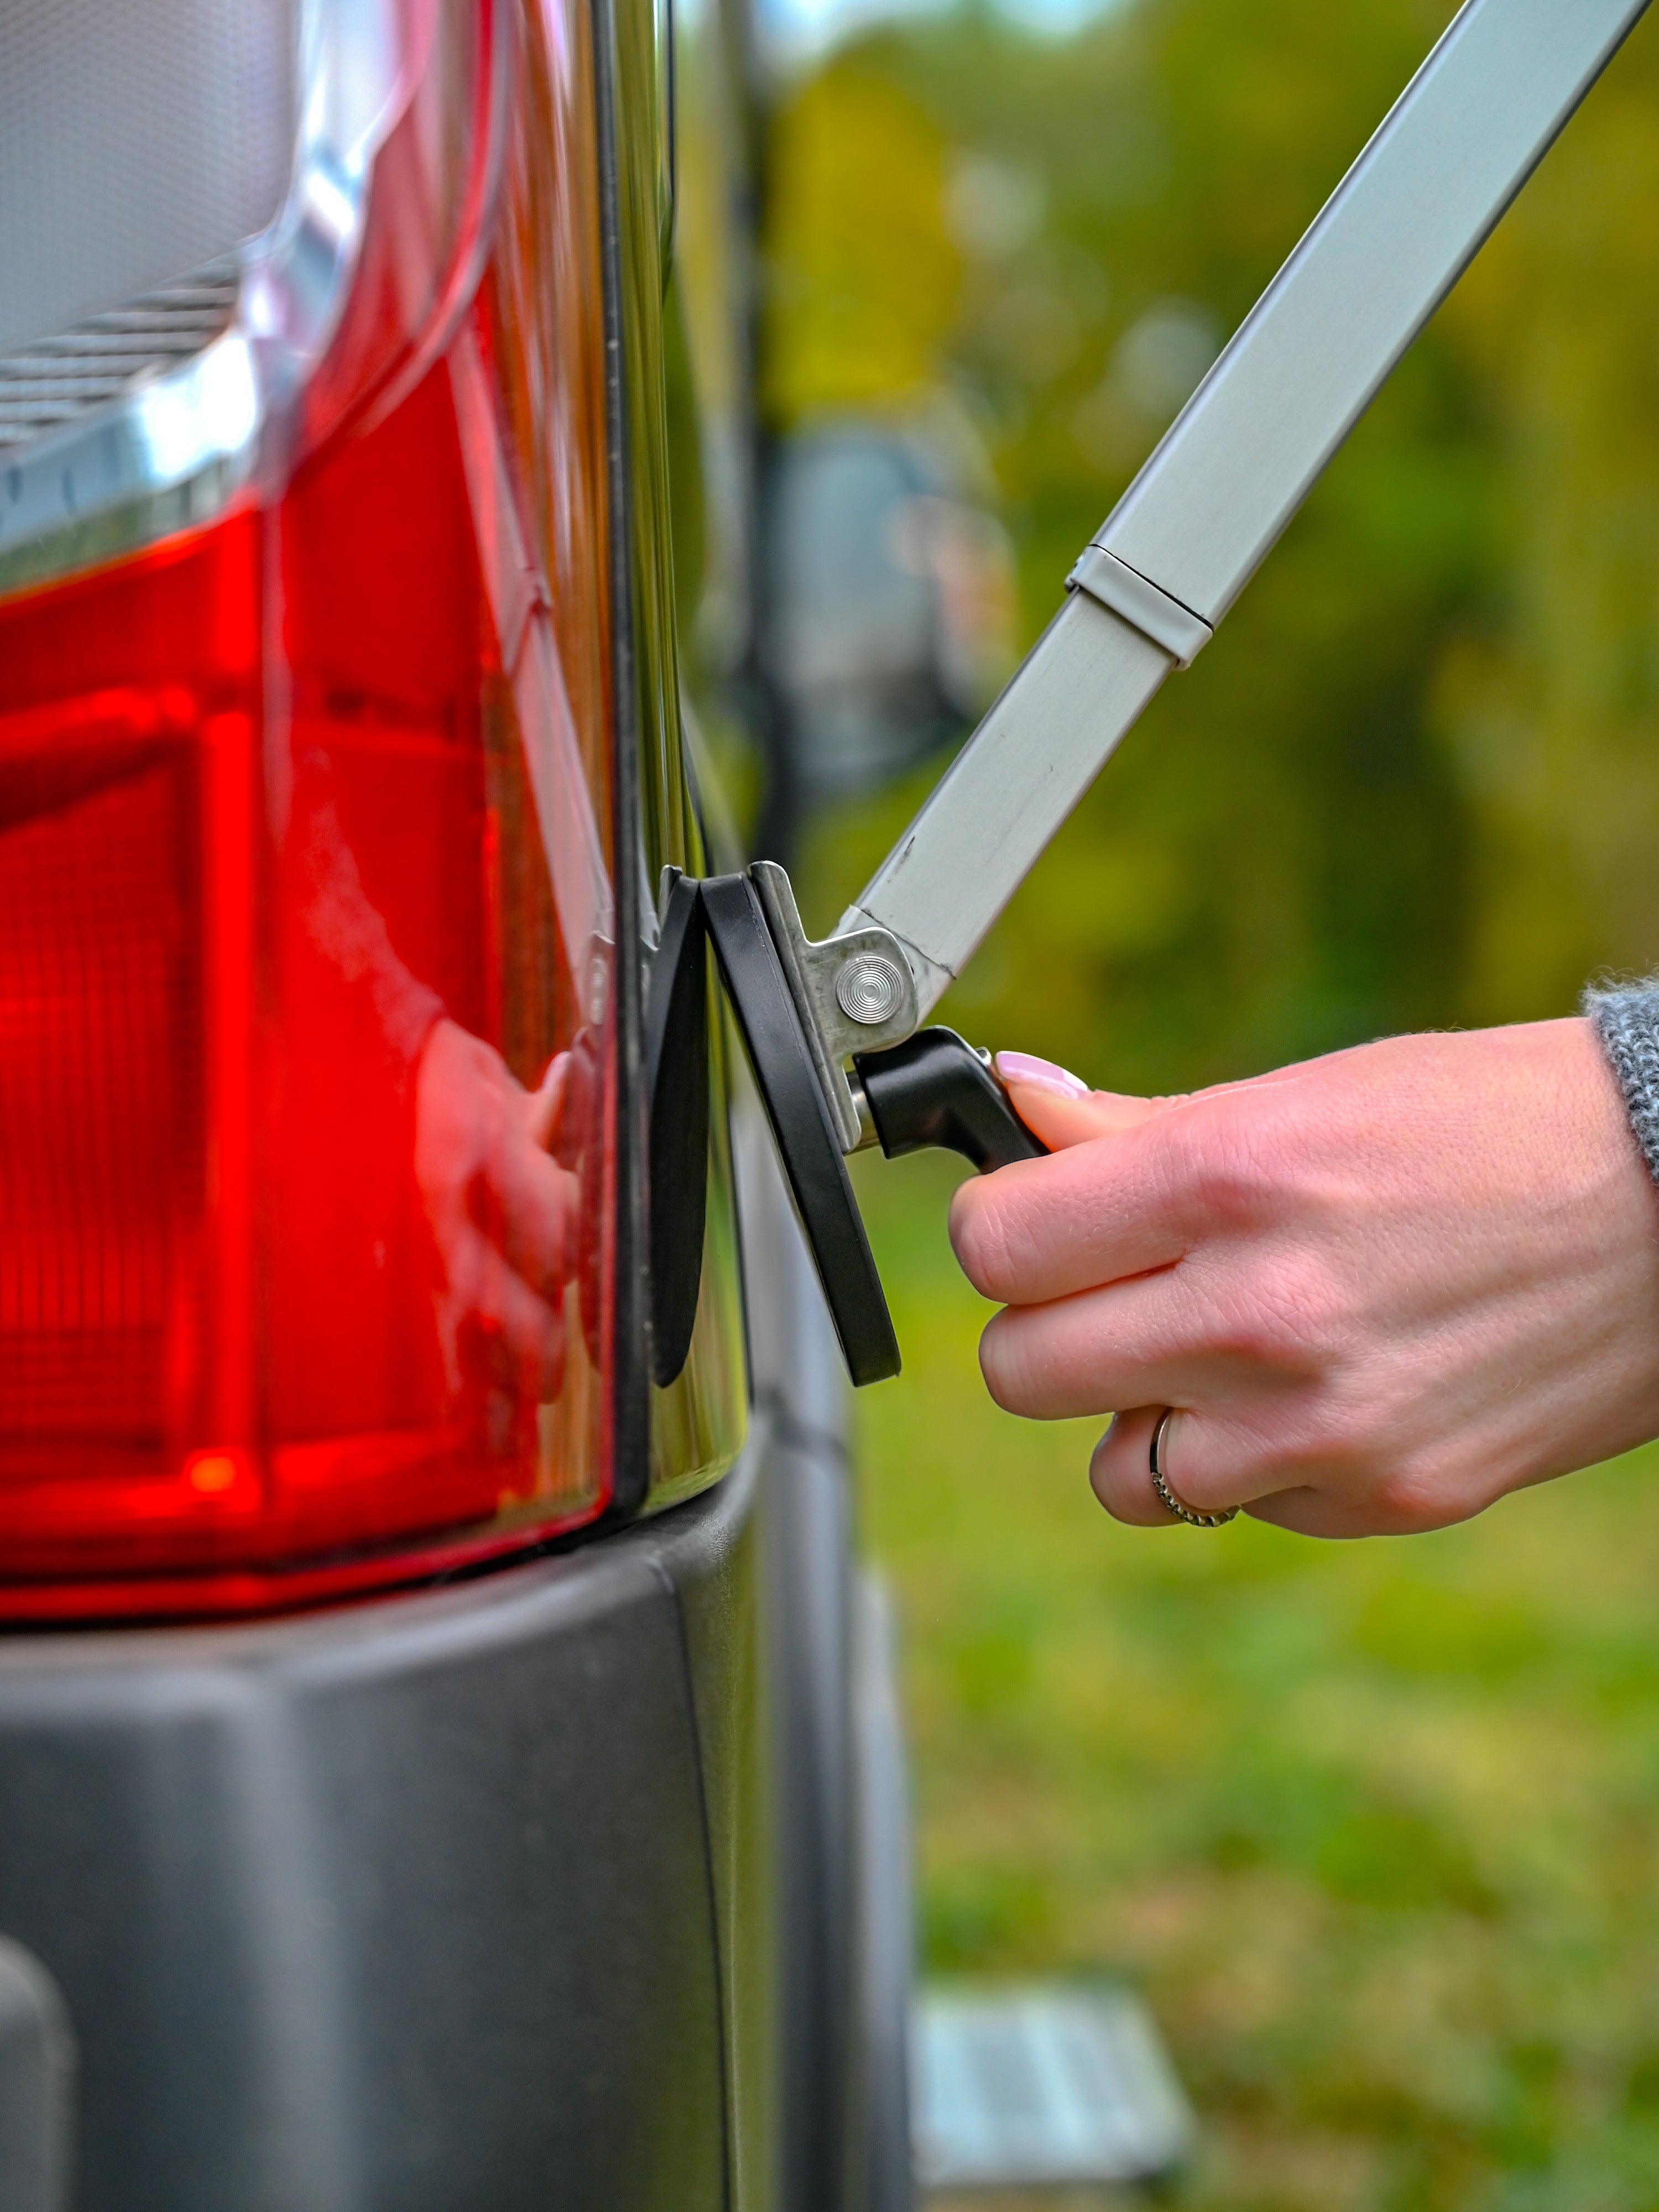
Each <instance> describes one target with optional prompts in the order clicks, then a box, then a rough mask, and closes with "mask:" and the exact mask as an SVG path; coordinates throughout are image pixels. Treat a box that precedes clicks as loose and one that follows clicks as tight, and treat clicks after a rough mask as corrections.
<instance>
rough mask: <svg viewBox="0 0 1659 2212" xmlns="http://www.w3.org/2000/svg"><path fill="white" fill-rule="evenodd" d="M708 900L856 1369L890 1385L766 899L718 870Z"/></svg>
mask: <svg viewBox="0 0 1659 2212" xmlns="http://www.w3.org/2000/svg"><path fill="white" fill-rule="evenodd" d="M702 904H703V912H704V914H705V915H707V917H708V933H709V935H710V937H712V938H713V939H714V951H715V955H716V957H718V959H719V961H720V972H721V974H722V975H724V976H725V978H726V991H727V993H728V994H729V995H730V997H731V1000H732V1007H733V1009H734V1011H735V1012H736V1014H737V1017H738V1027H739V1028H740V1029H741V1030H742V1031H743V1037H744V1043H745V1044H746V1045H747V1047H748V1048H749V1057H750V1061H751V1062H752V1064H753V1066H754V1070H755V1080H756V1082H757V1084H758V1085H759V1086H760V1093H761V1097H762V1098H763V1101H764V1102H765V1105H766V1111H767V1114H768V1115H769V1119H770V1121H771V1123H772V1129H773V1133H774V1134H775V1137H776V1138H777V1140H778V1151H779V1152H780V1153H781V1156H782V1159H783V1166H784V1172H785V1174H786V1175H787V1176H788V1178H789V1187H790V1188H791V1190H793V1193H794V1196H795V1205H796V1207H797V1209H798V1211H799V1214H800V1218H801V1225H802V1227H803V1228H804V1229H805V1231H806V1241H807V1243H808V1244H809V1245H810V1246H811V1253H812V1258H813V1261H814V1262H815V1263H816V1265H817V1271H818V1280H819V1281H820V1282H821V1283H822V1284H823V1295H824V1297H825V1298H826V1299H827V1300H828V1301H829V1316H830V1318H831V1320H832V1321H833V1322H835V1325H836V1335H837V1336H838V1337H839V1338H840V1339H841V1348H842V1353H843V1354H844V1355H845V1358H846V1360H847V1367H848V1373H849V1374H850V1375H851V1376H852V1378H853V1380H854V1383H856V1384H858V1385H859V1386H860V1388H861V1387H862V1386H863V1385H864V1384H865V1383H880V1382H883V1381H884V1380H885V1378H886V1377H887V1376H890V1375H896V1374H897V1373H898V1371H899V1348H898V1339H897V1337H896V1335H895V1334H894V1333H893V1322H892V1316H890V1314H889V1312H888V1310H887V1300H886V1297H885V1296H884V1292H883V1291H882V1287H881V1278H880V1276H879V1275H878V1273H876V1263H875V1261H874V1260H873V1258H872V1256H871V1252H870V1240H869V1238H868V1237H866V1235H865V1233H864V1223H863V1221H862V1220H861V1218H860V1215H859V1209H858V1201H857V1200H856V1199H855V1198H854V1195H853V1186H852V1184H851V1183H850V1182H848V1178H847V1164H846V1162H845V1161H844V1160H843V1159H842V1156H841V1146H839V1145H838V1144H837V1143H836V1131H835V1125H834V1123H833V1121H831V1119H830V1114H829V1101H828V1100H827V1099H826V1098H824V1097H823V1095H822V1093H821V1091H820V1089H819V1085H818V1078H817V1070H816V1068H815V1067H814V1066H813V1065H812V1056H811V1053H810V1051H809V1050H808V1049H807V1044H806V1039H805V1036H802V1034H801V1027H800V1017H799V1014H798V1013H797V1012H796V1011H795V1002H794V1000H793V998H792V997H791V996H790V994H789V985H788V982H787V979H786V977H785V975H784V972H783V968H782V965H781V963H780V961H779V959H778V955H777V950H776V947H775V945H773V943H772V936H771V932H770V931H769V929H768V928H767V926H766V916H765V915H764V913H763V911H762V908H761V902H760V898H759V895H758V894H757V891H756V890H755V887H754V885H753V884H751V883H750V880H749V878H748V877H747V876H711V877H709V878H707V879H706V880H705V882H704V884H703V885H702Z"/></svg>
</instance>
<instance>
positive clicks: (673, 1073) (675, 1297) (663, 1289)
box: [645, 872, 708, 1389]
mask: <svg viewBox="0 0 1659 2212" xmlns="http://www.w3.org/2000/svg"><path fill="white" fill-rule="evenodd" d="M707 942H708V932H707V929H706V927H705V924H704V919H703V911H702V900H701V898H700V897H699V896H698V895H697V886H696V884H695V883H693V882H692V881H691V880H690V878H689V877H686V876H683V875H680V874H678V872H676V874H675V878H674V882H673V885H672V888H671V890H670V891H669V895H668V906H667V910H666V912H665V915H664V916H663V924H662V936H661V939H660V942H659V945H658V946H657V951H656V957H655V958H654V959H653V962H652V966H651V983H650V987H649V989H648V991H647V995H646V1004H645V1084H646V1097H647V1101H648V1102H649V1123H648V1128H649V1135H648V1139H647V1146H646V1156H647V1161H648V1163H649V1166H650V1187H649V1193H648V1195H649V1200H650V1221H651V1373H652V1379H653V1381H654V1382H655V1383H656V1384H657V1387H658V1388H659V1389H666V1388H667V1387H668V1385H669V1384H670V1383H671V1382H673V1381H674V1379H675V1378H676V1376H678V1374H679V1373H680V1370H682V1369H683V1368H684V1365H685V1363H686V1359H687V1357H688V1356H689V1354H690V1350H691V1332H692V1330H693V1329H694V1328H696V1322H697V1298H698V1294H699V1292H700V1291H701V1288H702V1243H703V1231H704V1226H705V1222H706V1217H707V1212H708V956H707V952H706V951H705V946H706V945H707Z"/></svg>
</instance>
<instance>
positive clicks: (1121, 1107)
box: [996, 1052, 1173, 1152]
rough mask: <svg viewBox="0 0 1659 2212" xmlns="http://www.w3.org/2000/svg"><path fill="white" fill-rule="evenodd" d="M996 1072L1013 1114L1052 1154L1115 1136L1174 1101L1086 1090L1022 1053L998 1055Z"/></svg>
mask: <svg viewBox="0 0 1659 2212" xmlns="http://www.w3.org/2000/svg"><path fill="white" fill-rule="evenodd" d="M996 1071H997V1074H998V1076H999V1077H1000V1079H1001V1081H1002V1085H1003V1087H1004V1089H1005V1090H1006V1091H1007V1093H1008V1097H1009V1099H1010V1101H1011V1102H1012V1106H1013V1109H1014V1111H1015V1113H1016V1114H1018V1116H1019V1118H1020V1120H1021V1121H1024V1124H1025V1126H1026V1127H1027V1128H1028V1129H1030V1131H1031V1133H1032V1134H1033V1135H1034V1136H1036V1137H1040V1138H1041V1139H1042V1142H1043V1143H1044V1144H1045V1145H1047V1146H1048V1149H1049V1151H1050V1152H1064V1151H1065V1150H1066V1147H1067V1146H1071V1145H1084V1144H1087V1143H1088V1142H1089V1140H1090V1139H1091V1138H1093V1137H1112V1136H1116V1135H1117V1134H1118V1133H1120V1132H1121V1131H1122V1130H1124V1129H1133V1127H1135V1126H1136V1125H1137V1124H1138V1123H1139V1122H1141V1121H1150V1120H1151V1119H1152V1115H1154V1114H1156V1113H1158V1112H1159V1111H1160V1110H1161V1109H1163V1108H1164V1107H1165V1106H1167V1105H1170V1104H1171V1103H1173V1102H1172V1101H1171V1100H1170V1099H1167V1098H1131V1097H1127V1096H1126V1095H1125V1094H1124V1093H1122V1092H1121V1091H1091V1090H1090V1088H1089V1086H1088V1085H1087V1084H1086V1083H1085V1082H1084V1081H1083V1079H1082V1078H1081V1077H1080V1076H1076V1075H1073V1074H1072V1073H1071V1072H1070V1070H1069V1069H1067V1068H1064V1067H1056V1066H1054V1062H1053V1061H1052V1060H1037V1059H1035V1058H1034V1057H1033V1056H1032V1054H1030V1053H1025V1052H1000V1053H998V1054H997V1055H996Z"/></svg>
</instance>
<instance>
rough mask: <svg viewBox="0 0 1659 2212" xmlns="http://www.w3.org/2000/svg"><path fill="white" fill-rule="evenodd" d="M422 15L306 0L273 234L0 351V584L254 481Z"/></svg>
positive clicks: (332, 320) (350, 254)
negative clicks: (293, 121)
mask: <svg viewBox="0 0 1659 2212" xmlns="http://www.w3.org/2000/svg"><path fill="white" fill-rule="evenodd" d="M430 14H431V10H430V9H429V7H422V6H421V5H420V4H419V0H416V4H413V5H400V4H399V0H305V4H304V10H303V15H302V28H301V58H300V63H301V78H300V82H301V96H300V130H299V138H298V143H297V145H296V148H295V168H294V179H293V183H292V185H291V186H290V188H289V196H288V199H287V201H286V203H285V204H284V206H283V210H282V212H281V213H280V214H279V215H278V216H277V218H276V222H274V223H272V225H271V226H270V229H269V230H267V231H265V232H264V233H263V234H261V235H260V236H259V237H258V238H256V239H252V240H250V241H249V242H248V244H247V246H246V247H245V248H244V249H243V251H242V252H241V254H240V256H239V257H238V259H237V261H236V262H235V263H234V264H231V265H230V267H229V268H228V270H226V269H221V270H215V271H208V272H205V273H204V274H203V275H201V276H196V277H192V278H190V279H187V280H185V281H183V282H181V283H179V284H178V285H175V286H173V287H169V288H167V289H166V290H164V291H163V292H161V293H159V294H155V295H151V296H150V297H149V298H148V299H145V300H143V301H135V302H132V303H131V305H129V306H127V307H121V308H118V309H116V310H114V311H113V312H112V313H108V314H105V315H100V316H98V317H96V318H94V319H92V320H91V321H89V322H88V323H86V324H83V325H78V326H77V327H76V329H75V330H73V331H67V332H65V333H64V334H62V335H61V336H59V337H56V338H52V339H46V340H43V341H39V342H37V343H34V344H33V345H30V346H28V347H27V348H23V349H19V350H18V351H17V352H16V353H15V354H12V355H10V356H7V357H5V358H4V359H3V360H0V592H11V591H15V590H18V589H20V588H21V587H22V586H27V585H31V584H40V583H44V582H47V581H50V580H52V579H54V578H57V577H61V576H63V575H65V574H70V573H71V572H72V571H74V570H76V569H77V568H84V567H88V566H90V565H92V564H94V563H95V562H101V561H106V560H109V559H112V558H113V557H115V556H118V555H120V554H124V553H130V552H133V551H135V550H138V549H139V548H141V547H143V546H144V545H147V544H153V543H154V542H155V540H156V539H157V538H161V537H165V536H167V535H168V534H170V533H171V532H174V531H177V530H180V529H184V528H188V527H191V526H198V525H200V524H202V523H204V522H208V521H210V520H212V519H213V518H214V517H215V516H216V514H218V513H222V511H223V509H224V508H225V507H227V506H228V504H229V503H230V501H232V500H233V499H234V498H235V497H236V495H238V494H239V493H240V492H241V491H242V490H243V489H246V487H247V486H248V485H249V484H250V483H252V481H253V480H254V479H255V477H257V476H258V472H259V470H260V466H261V464H262V461H264V459H266V458H267V454H268V453H270V448H271V447H272V445H273V442H275V443H276V444H277V445H280V444H281V442H282V441H283V437H284V435H285V432H286V428H287V424H288V421H289V416H290V414H291V410H292V403H293V402H294V400H295V398H296V397H297V396H298V394H299V393H300V392H301V391H302V390H303V389H304V386H305V384H306V382H307V378H308V376H309V374H310V372H311V371H312V369H313V368H314V366H315V364H316V362H318V360H319V357H320V356H321V354H322V352H323V350H324V349H325V346H326V345H327V343H328V341H329V339H330V338H331V336H332V335H333V332H334V331H335V329H336V327H337V324H338V322H339V319H340V315H341V312H342V310H343V307H344V304H345V301H346V298H347V295H348V292H349V285H350V279H351V275H352V271H353V270H354V268H355V267H356V260H357V256H358V252H359V249H360V246H361V245H362V235H363V228H364V223H365V219H366V216H367V210H368V187H369V179H370V174H371V172H372V169H373V166H374V156H375V155H376V153H377V152H378V151H379V149H380V147H381V146H382V145H383V144H384V143H385V142H386V137H387V136H388V135H389V132H390V131H391V129H392V125H393V124H394V123H395V122H396V120H397V118H398V115H399V113H400V112H402V109H403V107H404V104H405V96H406V94H407V92H408V90H409V89H410V88H409V85H408V82H407V78H406V73H407V72H408V70H410V54H409V52H408V46H409V45H410V32H411V29H412V26H411V25H410V20H409V19H410V18H418V19H421V20H422V21H423V22H424V23H425V25H426V28H427V30H428V36H426V37H425V38H423V39H422V40H420V44H421V46H422V48H423V49H424V50H427V51H429V49H430V46H431V40H430V36H429V27H430V26H429V18H430ZM420 58H421V60H422V61H423V60H424V58H425V56H424V52H422V56H421V57H420ZM192 313H195V314H197V315H198V316H200V317H202V318H203V319H204V320H198V321H197V323H196V325H194V328H193V329H192V327H191V320H190V318H191V314H192ZM204 321H205V327H204ZM210 333H215V334H211V335H210ZM128 340H131V341H132V343H131V344H130V345H127V344H126V343H125V342H126V341H128ZM190 341H193V342H192V343H189V352H190V358H188V359H187V360H185V361H184V362H180V363H178V364H177V365H176V366H169V365H168V363H169V362H170V361H173V362H176V358H177V353H178V352H179V350H181V349H183V346H184V344H185V343H186V342H190ZM83 362H84V363H85V364H86V369H85V373H84V374H83V373H82V366H81V365H82V363H83ZM94 364H95V365H94ZM275 457H276V456H275V454H274V453H270V458H273V459H274V458H275Z"/></svg>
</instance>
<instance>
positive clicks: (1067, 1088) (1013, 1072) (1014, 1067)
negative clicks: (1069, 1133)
mask: <svg viewBox="0 0 1659 2212" xmlns="http://www.w3.org/2000/svg"><path fill="white" fill-rule="evenodd" d="M997 1073H998V1074H999V1075H1000V1077H1001V1078H1002V1079H1003V1081H1004V1082H1005V1083H1025V1084H1029V1085H1030V1087H1031V1089H1032V1090H1033V1091H1048V1092H1049V1093H1051V1094H1052V1096H1053V1097H1056V1098H1086V1097H1089V1095H1090V1092H1089V1086H1088V1085H1087V1084H1086V1083H1085V1082H1084V1081H1083V1079H1082V1078H1081V1077H1080V1076H1076V1075H1073V1073H1072V1072H1071V1070H1070V1069H1069V1068H1065V1067H1056V1066H1054V1062H1053V1060H1037V1059H1036V1058H1034V1057H1033V1055H1032V1054H1030V1053H1029V1052H1000V1053H999V1054H997Z"/></svg>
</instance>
